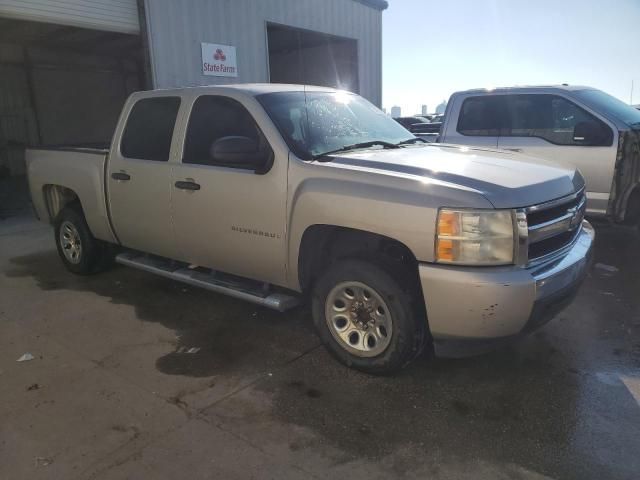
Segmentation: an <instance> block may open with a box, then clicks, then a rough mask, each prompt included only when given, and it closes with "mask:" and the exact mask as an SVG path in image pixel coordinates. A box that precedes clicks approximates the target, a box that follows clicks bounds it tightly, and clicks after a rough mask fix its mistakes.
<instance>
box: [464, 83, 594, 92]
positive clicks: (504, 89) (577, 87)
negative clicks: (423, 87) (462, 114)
mask: <svg viewBox="0 0 640 480" xmlns="http://www.w3.org/2000/svg"><path fill="white" fill-rule="evenodd" d="M524 90H527V91H532V90H548V91H557V90H565V91H576V90H593V87H587V86H584V85H569V84H566V83H563V84H560V85H517V86H513V87H497V88H472V89H469V90H461V91H458V92H456V93H458V94H459V93H515V92H520V91H524Z"/></svg>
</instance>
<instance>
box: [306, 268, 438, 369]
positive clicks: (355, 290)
mask: <svg viewBox="0 0 640 480" xmlns="http://www.w3.org/2000/svg"><path fill="white" fill-rule="evenodd" d="M392 272H393V269H391V268H385V267H382V266H378V265H377V264H374V263H372V262H369V261H363V260H354V259H353V260H352V259H339V260H337V261H336V262H334V263H333V264H332V265H331V266H330V267H329V268H328V269H327V270H326V271H325V272H324V273H323V274H322V275H321V276H320V278H319V279H318V280H317V281H316V282H315V283H314V285H313V288H312V292H311V297H312V298H311V301H312V312H313V322H314V324H315V327H316V330H317V332H318V335H319V336H320V338H321V339H322V341H323V343H324V344H325V346H326V347H327V349H328V350H329V352H331V354H332V355H333V356H334V357H335V358H336V359H337V360H338V361H340V362H341V363H343V364H344V365H346V366H348V367H352V368H355V369H357V370H360V371H363V372H366V373H370V374H375V375H382V374H388V373H393V372H395V371H397V370H400V369H401V368H403V367H405V366H407V365H408V364H409V363H410V362H411V361H412V360H414V359H415V358H416V357H417V356H418V355H419V354H420V353H421V351H422V348H423V345H424V343H425V338H426V335H427V320H426V316H425V315H424V313H423V311H424V309H423V308H421V307H420V305H421V304H419V303H418V302H417V301H416V294H415V293H413V294H412V292H411V290H410V286H409V287H403V285H410V284H411V282H407V281H406V279H405V278H398V277H399V276H401V275H402V274H401V273H398V272H396V273H395V274H393V273H392ZM385 333H386V335H385Z"/></svg>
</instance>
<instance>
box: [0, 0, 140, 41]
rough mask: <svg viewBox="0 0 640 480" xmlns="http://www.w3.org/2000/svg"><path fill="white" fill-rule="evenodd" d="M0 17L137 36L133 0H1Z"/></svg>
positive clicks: (136, 9) (135, 7)
mask: <svg viewBox="0 0 640 480" xmlns="http://www.w3.org/2000/svg"><path fill="white" fill-rule="evenodd" d="M0 17H7V18H15V19H19V20H31V21H36V22H47V23H55V24H60V25H72V26H75V27H84V28H93V29H97V30H107V31H112V32H122V33H139V32H140V24H139V21H138V6H137V2H136V0H0Z"/></svg>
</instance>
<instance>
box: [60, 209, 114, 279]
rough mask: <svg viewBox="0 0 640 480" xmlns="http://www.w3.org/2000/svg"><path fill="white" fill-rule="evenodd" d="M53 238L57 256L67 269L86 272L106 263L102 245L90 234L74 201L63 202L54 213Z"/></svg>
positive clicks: (102, 267) (102, 266)
mask: <svg viewBox="0 0 640 480" xmlns="http://www.w3.org/2000/svg"><path fill="white" fill-rule="evenodd" d="M55 241H56V247H57V248H58V255H60V259H61V260H62V263H64V266H65V267H66V268H67V270H69V271H70V272H73V273H76V274H78V275H89V274H91V273H96V272H98V271H100V270H103V269H104V268H105V267H106V265H107V264H108V255H107V247H106V244H104V243H103V242H101V241H99V240H97V239H95V238H94V237H93V235H92V234H91V231H90V230H89V226H88V225H87V221H86V220H85V218H84V214H83V213H82V209H81V208H80V206H79V205H77V204H71V205H67V206H66V207H64V208H63V209H62V211H61V212H60V213H59V214H58V216H57V218H56V221H55Z"/></svg>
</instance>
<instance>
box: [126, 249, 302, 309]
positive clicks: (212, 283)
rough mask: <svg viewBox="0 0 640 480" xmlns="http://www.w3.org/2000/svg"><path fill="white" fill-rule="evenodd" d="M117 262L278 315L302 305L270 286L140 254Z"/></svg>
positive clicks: (130, 255)
mask: <svg viewBox="0 0 640 480" xmlns="http://www.w3.org/2000/svg"><path fill="white" fill-rule="evenodd" d="M116 262H117V263H120V264H122V265H126V266H128V267H133V268H137V269H139V270H144V271H145V272H149V273H155V274H156V275H160V276H161V277H165V278H170V279H172V280H177V281H178V282H183V283H187V284H189V285H192V286H194V287H200V288H204V289H207V290H210V291H212V292H216V293H222V294H224V295H229V296H230V297H234V298H239V299H241V300H246V301H247V302H251V303H256V304H258V305H262V306H264V307H267V308H271V309H273V310H278V311H279V312H285V311H287V310H289V309H291V308H294V307H296V306H298V305H299V304H300V298H299V297H297V296H294V295H287V294H286V293H279V292H273V291H271V289H270V287H269V285H268V284H264V283H260V282H256V281H253V280H248V279H244V278H240V277H236V276H234V275H228V274H224V273H221V272H215V271H209V270H205V269H202V268H189V267H188V266H187V265H186V264H185V263H181V262H176V261H174V260H169V259H167V258H163V257H156V256H154V255H147V254H143V253H139V252H124V253H120V254H118V255H116Z"/></svg>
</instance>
